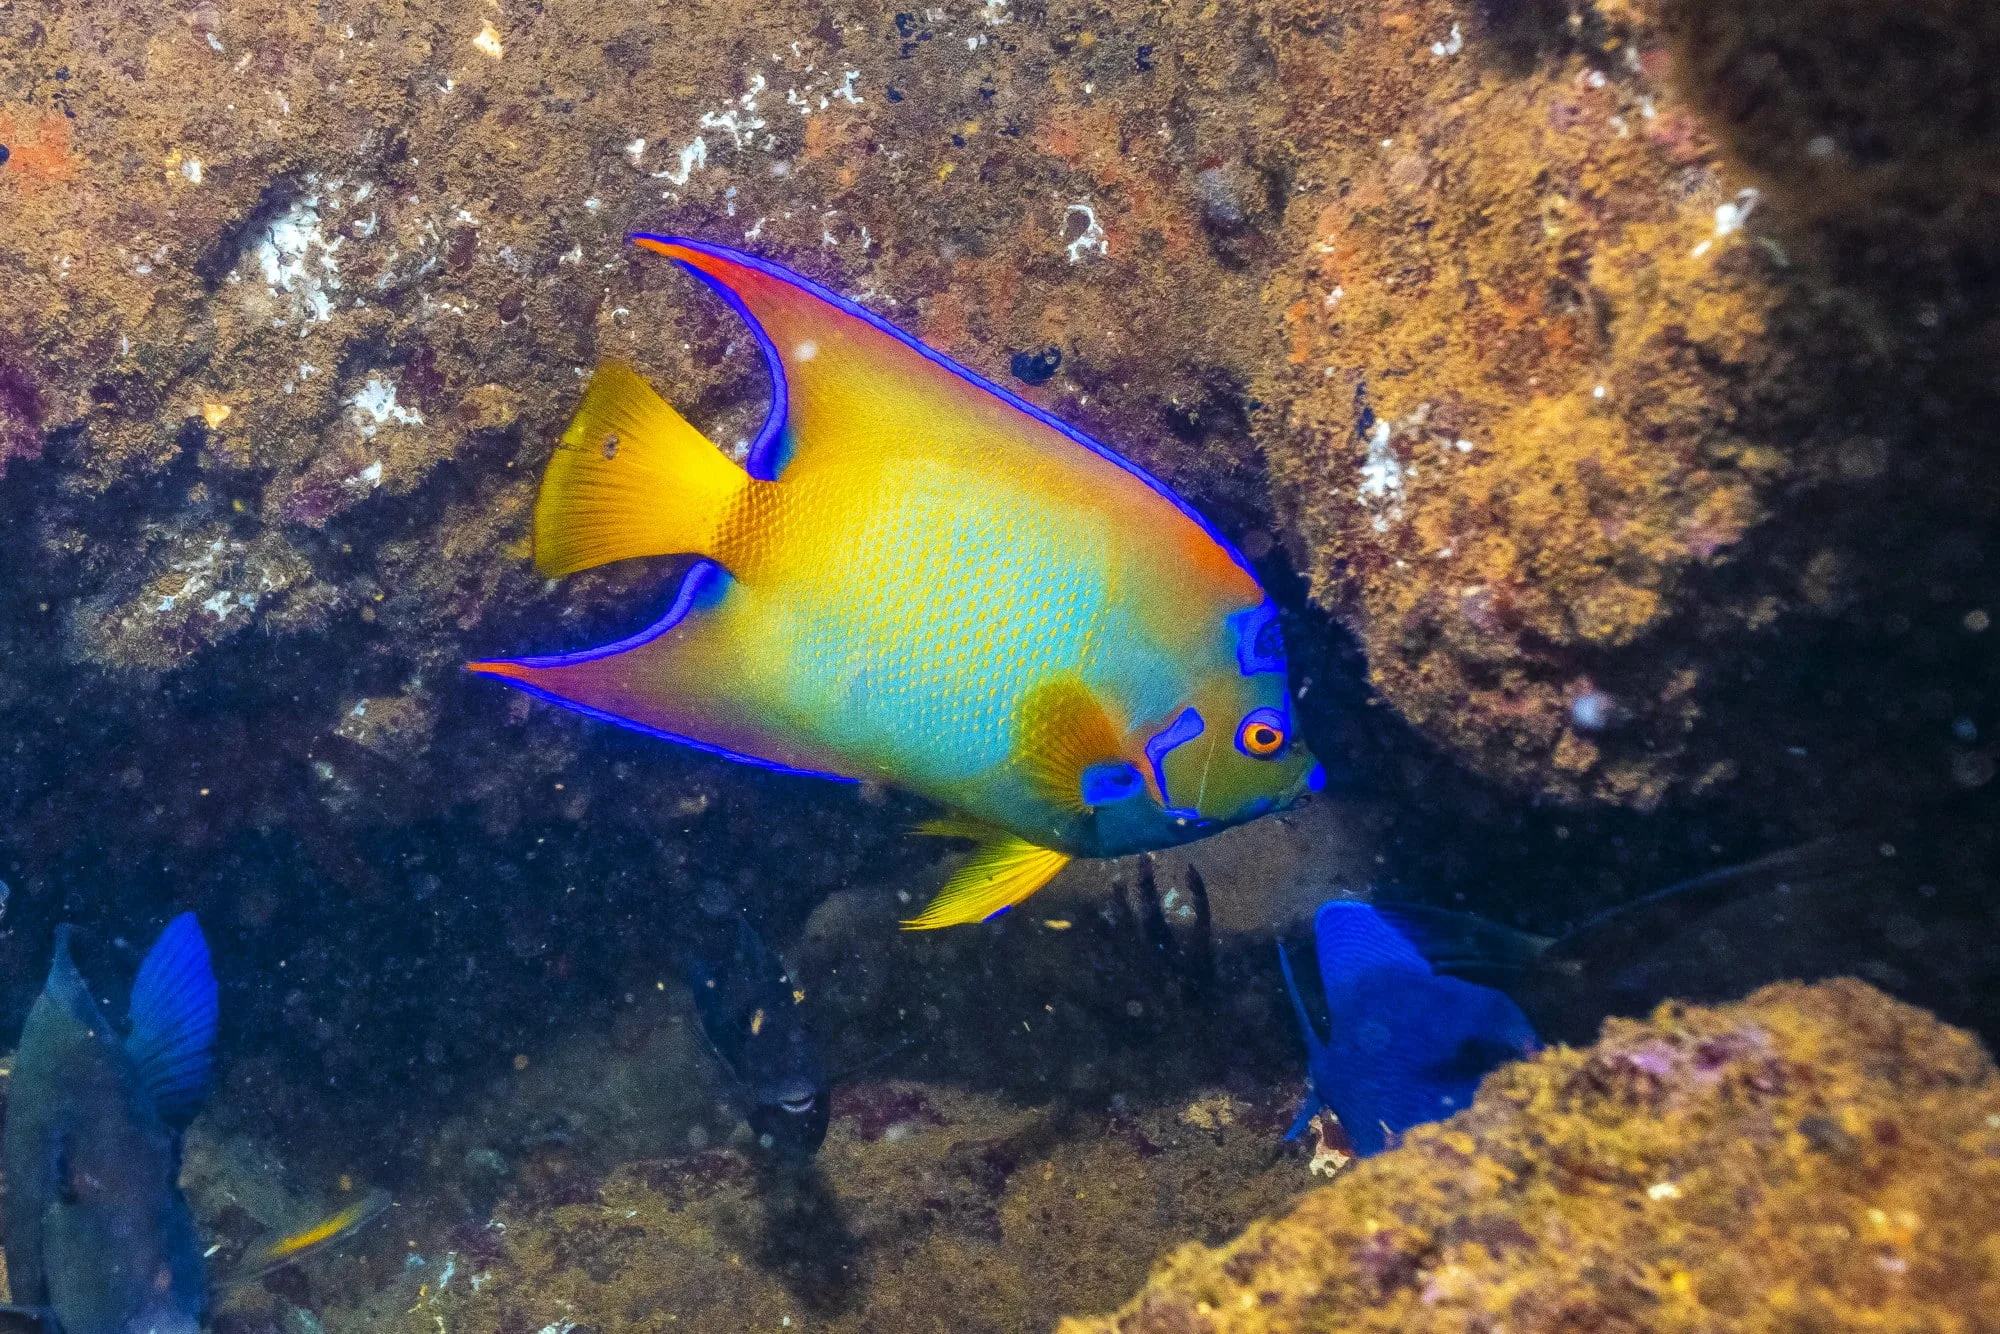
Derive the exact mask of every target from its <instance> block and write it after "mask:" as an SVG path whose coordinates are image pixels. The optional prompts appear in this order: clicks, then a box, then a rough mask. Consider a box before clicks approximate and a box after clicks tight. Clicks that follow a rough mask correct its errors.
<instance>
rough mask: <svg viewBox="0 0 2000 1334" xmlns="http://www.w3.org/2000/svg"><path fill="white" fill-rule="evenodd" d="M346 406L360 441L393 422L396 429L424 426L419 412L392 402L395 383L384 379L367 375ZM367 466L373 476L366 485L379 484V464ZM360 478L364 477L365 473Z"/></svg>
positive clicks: (394, 396)
mask: <svg viewBox="0 0 2000 1334" xmlns="http://www.w3.org/2000/svg"><path fill="white" fill-rule="evenodd" d="M347 406H348V407H350V408H352V409H353V410H354V421H355V425H356V426H357V427H358V428H359V429H360V431H361V434H362V436H363V437H364V438H366V437H369V436H373V435H374V434H375V432H376V431H377V430H379V429H380V428H382V427H383V426H386V425H388V424H389V423H390V422H395V423H396V424H397V425H399V426H421V425H423V423H424V415H423V414H422V413H421V412H418V411H417V410H416V409H414V408H406V407H404V406H403V405H402V404H401V403H398V402H397V401H396V383H395V381H393V380H384V379H383V378H382V377H381V376H379V375H371V376H369V377H368V382H367V383H366V384H364V385H362V386H361V388H360V389H358V390H356V391H355V394H354V397H352V398H350V399H348V400H347ZM369 467H370V468H372V469H374V473H375V475H374V477H373V479H372V480H371V483H370V484H371V485H374V484H379V483H380V482H381V480H382V465H381V464H380V463H373V464H370V465H369ZM362 476H363V477H366V476H367V472H366V470H364V471H363V473H362Z"/></svg>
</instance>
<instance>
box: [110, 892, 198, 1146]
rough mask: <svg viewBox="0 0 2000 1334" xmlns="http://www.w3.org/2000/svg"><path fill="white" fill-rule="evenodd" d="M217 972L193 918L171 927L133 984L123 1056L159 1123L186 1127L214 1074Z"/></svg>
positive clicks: (188, 915)
mask: <svg viewBox="0 0 2000 1334" xmlns="http://www.w3.org/2000/svg"><path fill="white" fill-rule="evenodd" d="M215 1006H216V996H215V973H214V972H213V971H212V970H211V969H210V967H209V960H208V942H207V941H206V940H204V939H202V934H201V924H200V923H199V922H198V921H196V920H195V915H194V914H193V913H191V912H190V913H182V914H181V915H180V916H179V917H176V918H175V919H174V920H173V921H171V922H169V923H167V929H166V930H164V931H162V932H161V933H160V938H159V939H158V940H156V941H154V942H153V948H152V950H151V951H150V952H149V953H148V954H147V955H146V961H145V962H144V963H143V964H141V965H139V976H138V979H137V980H136V981H134V982H133V983H132V1011H131V1014H132V1033H131V1036H129V1037H128V1038H126V1039H125V1050H126V1051H127V1052H129V1053H130V1054H131V1057H132V1060H133V1062H134V1063H135V1064H136V1065H137V1066H138V1067H139V1078H140V1081H141V1082H142V1083H143V1084H144V1085H145V1086H146V1087H147V1088H148V1089H149V1090H151V1091H152V1094H153V1100H154V1103H155V1105H156V1106H157V1107H158V1108H159V1113H160V1119H161V1120H162V1121H165V1122H166V1123H167V1124H168V1125H171V1126H176V1127H185V1126H186V1125H187V1123H188V1122H190V1121H192V1120H193V1119H194V1115H195V1113H196V1112H197V1111H199V1110H200V1109H201V1104H202V1100H203V1099H204V1098H206V1097H207V1096H208V1090H209V1085H210V1083H211V1081H212V1079H213V1077H214V1073H215Z"/></svg>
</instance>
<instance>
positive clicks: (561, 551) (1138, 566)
mask: <svg viewBox="0 0 2000 1334" xmlns="http://www.w3.org/2000/svg"><path fill="white" fill-rule="evenodd" d="M632 239H633V240H634V241H635V242H637V243H638V244H639V245H640V246H642V247H644V248H646V249H648V250H652V251H655V252H657V253H659V254H662V255H666V256H667V257H669V258H671V259H673V260H676V261H678V262H679V263H680V264H681V265H682V266H684V267H685V268H687V269H688V270H690V271H691V272H693V273H694V274H695V275H696V276H698V277H700V278H702V279H704V280H705V281H706V282H708V283H709V284H710V285H711V286H712V287H714V288H715V289H716V291H717V292H718V293H719V294H720V295H721V296H722V298H723V300H724V301H726V302H727V303H728V304H729V305H730V306H731V308H733V309H734V310H735V311H736V312H737V313H738V314H739V315H741V316H742V317H743V318H744V319H745V321H746V322H747V323H748V324H749V327H750V331H751V333H752V334H753V335H754V336H755V337H756V339H757V341H758V343H759V345H760V346H761V348H762V350H763V353H764V360H765V364H766V366H767V368H768V370H769V373H770V378H771V385H772V400H773V401H772V406H771V411H770V414H769V416H768V417H767V418H766V419H765V422H764V425H763V427H762V429H761V430H760V431H759V432H758V435H757V438H756V440H755V441H754V442H752V444H751V446H750V449H749V453H748V455H747V457H746V459H745V461H744V462H743V463H742V464H741V465H739V464H738V463H736V462H735V461H734V460H733V459H731V458H730V457H729V456H728V455H727V454H725V453H723V452H722V451H721V450H720V449H718V448H716V447H715V446H714V445H713V444H712V443H710V442H709V441H708V440H706V439H705V438H703V436H702V435H701V433H700V432H699V431H697V430H695V428H694V427H692V426H690V425H689V424H688V423H687V422H686V421H685V420H683V419H682V418H681V417H680V415H679V414H678V413H676V412H675V411H674V409H673V408H672V407H670V406H668V404H667V403H666V401H665V400H664V399H662V398H661V397H660V396H659V395H658V394H656V393H655V392H654V391H653V389H652V388H651V386H649V385H648V384H647V383H646V382H645V380H644V379H642V378H641V377H640V376H639V375H638V373H637V372H635V371H633V370H632V369H631V368H630V367H628V366H625V365H622V364H619V363H617V362H606V363H605V364H603V365H602V366H600V367H599V368H598V370H597V373H596V375H595V376H594V377H593V378H592V380H591V382H590V385H589V387H588V388H587V389H586V390H585V392H584V398H583V403H582V405H581V406H580V407H579V409H578V410H577V414H576V418H575V420H574V421H573V422H571V424H570V426H569V429H568V430H567V431H566V432H565V433H564V435H563V438H562V443H561V444H560V446H559V447H558V448H557V449H556V452H555V455H554V457H553V458H551V459H550V461H549V467H548V471H547V473H546V474H545V475H544V477H543V479H542V489H541V493H540V496H539V499H538V500H537V503H536V507H535V529H534V552H535V563H536V565H537V567H538V568H539V569H540V570H541V571H542V572H543V573H544V574H547V575H550V576H552V577H553V576H560V575H566V574H572V573H575V572H577V571H580V570H588V569H592V568H595V567H597V566H600V565H605V564H608V563H610V562H613V561H620V560H628V559H631V558H634V557H641V556H661V555H677V554H678V555H692V556H697V557H699V558H700V559H699V560H697V561H696V563H695V565H694V566H693V568H692V569H690V570H689V571H688V572H687V574H686V576H685V578H684V579H683V580H682V582H681V585H680V591H679V595H678V596H677V598H676V599H675V601H674V604H673V607H672V609H671V610H669V611H668V613H667V615H666V616H665V617H664V618H663V619H662V620H660V621H659V622H657V623H656V624H654V625H653V626H652V627H650V628H649V629H646V630H643V631H641V632H640V633H638V634H636V635H633V636H631V637H630V638H628V639H624V640H621V641H619V642H617V643H613V644H607V645H604V646H603V647H601V648H596V649H591V650H589V651H586V652H580V653H570V654H564V655H560V656H554V657H537V658H520V659H514V660H500V661H491V662H476V663H472V664H470V668H471V670H472V671H474V672H479V673H483V674H486V675H489V676H496V677H500V678H502V679H504V680H506V681H508V682H509V683H511V684H513V685H515V686H518V687H519V688H521V689H523V690H526V691H528V692H530V693H532V694H534V695H537V696H539V697H541V698H544V699H547V700H551V701H553V702H555V703H557V704H561V705H564V706H565V707H568V708H572V709H576V710H578V711H580V712H582V713H585V714H588V715H590V716H591V717H594V718H599V719H602V720H604V721H607V722H613V723H618V724H620V725H622V726H625V727H630V728H633V729H636V730H638V731H642V732H649V733H651V734H653V735H656V736H661V737H665V738H667V739H668V740H672V741H678V742H681V743H683V744H686V745H690V746H693V747H695V748H697V749H699V750H704V751H707V752H709V753H711V754H717V755H722V756H724V757H727V758H730V759H735V760H740V761H744V762H746V763H750V764H756V765H761V766H763V767H765V768H770V769H778V770H783V771H788V772H795V773H809V774H816V775H819V776H821V777H828V778H844V779H848V780H863V779H866V780H874V781H879V782H884V783H888V784H891V785H894V786H898V787H901V788H903V789H905V790H907V791H910V792H913V793H916V794H917V795H919V796H923V797H927V798H929V799H931V800H933V801H935V802H937V803H938V804H939V805H941V806H943V807H945V808H946V810H947V811H949V812H950V814H949V815H948V816H947V818H945V819H942V820H938V821H934V822H932V823H931V824H930V825H928V826H926V832H930V833H934V834H939V835H944V836H949V837H959V838H966V839H970V840H972V841H973V842H974V843H975V844H976V845H977V846H976V848H975V850H974V851H973V853H972V856H971V857H970V859H969V860H968V861H967V862H966V863H965V864H964V865H963V866H962V867H961V868H960V869H959V870H958V872H957V873H956V874H955V875H953V876H952V877H951V879H950V880H949V882H948V883H947V884H946V885H945V887H944V888H943V889H942V890H941V891H940V892H939V894H938V895H937V897H936V898H935V899H934V900H933V901H932V902H931V904H930V906H929V907H928V908H927V909H926V910H925V911H924V912H923V913H921V914H920V915H919V916H917V917H916V918H915V919H914V920H912V921H909V922H906V923H904V925H905V926H909V927H917V928H928V927H941V926H950V925H954V924H959V923H966V922H978V921H983V920H985V919H987V918H989V917H991V916H994V915H995V914H997V913H1000V912H1004V911H1005V910H1007V909H1008V908H1010V907H1012V906H1013V905H1015V904H1017V903H1019V902H1021V901H1022V900H1023V899H1025V898H1027V897H1028V896H1029V895H1030V894H1033V893H1034V892H1035V891H1036V890H1038V889H1040V888H1041V887H1042V886H1043V885H1045V884H1047V883H1048V881H1049V880H1050V879H1051V878H1053V877H1054V876H1055V874H1056V873H1057V872H1058V871H1060V870H1061V869H1062V868H1063V866H1064V865H1066V864H1067V863H1068V862H1070V861H1071V860H1072V859H1074V858H1078V857H1116V856H1123V855H1126V854H1129V853H1133V852H1140V851H1144V850H1147V849H1152V848H1164V847H1170V846H1173V845H1176V844H1180V843H1186V842H1190V841H1192V840H1194V839H1198V838H1201V837H1204V836H1206V835H1208V834H1212V833H1215V832H1217V831H1219V830H1222V829H1225V828H1228V827H1229V826H1231V825H1235V824H1239V823H1242V822H1244V821H1248V820H1253V819H1255V818H1257V817H1258V816H1260V815H1264V814H1267V813H1269V812H1272V811H1277V810H1282V809H1283V808H1285V807H1287V806H1289V805H1291V804H1292V803H1293V802H1294V801H1295V800H1296V799H1297V798H1298V797H1299V796H1300V795H1301V794H1302V793H1304V792H1305V791H1306V790H1307V789H1308V788H1309V787H1312V786H1313V785H1315V784H1316V783H1317V782H1318V781H1319V780H1320V779H1321V777H1322V776H1323V771H1322V770H1321V769H1320V766H1319V764H1318V763H1317V762H1316V761H1315V760H1314V759H1313V756H1312V754H1311V753H1310V752H1309V751H1308V750H1307V749H1306V747H1305V745H1304V743H1303V742H1302V741H1301V739H1300V736H1299V728H1298V723H1297V720H1296V719H1295V718H1294V716H1293V710H1292V700H1291V694H1290V691H1289V689H1288V686H1287V677H1286V663H1285V651H1284V644H1283V641H1282V637H1281V635H1280V632H1279V624H1278V609H1277V607H1276V606H1275V605H1274V604H1273V603H1272V602H1271V600H1270V598H1269V597H1268V596H1267V595H1266V594H1265V592H1264V590H1263V588H1262V587H1261V586H1260V585H1259V584H1258V582H1257V579H1256V576H1255V575H1254V574H1253V573H1252V571H1251V568H1250V564H1249V562H1248V560H1246V559H1245V558H1244V557H1243V556H1242V555H1241V554H1240V553H1239V552H1237V551H1236V550H1235V548H1233V547H1232V546H1230V544H1229V543H1228V542H1227V541H1226V540H1225V539H1224V538H1223V537H1222V535H1221V534H1220V533H1218V532H1217V531H1216V529H1215V528H1214V527H1213V526H1212V525H1211V524H1209V523H1208V522H1207V521H1206V520H1205V519H1203V518H1202V517H1201V516H1200V515H1199V514H1197V513H1196V512H1195V511H1194V510H1193V509H1192V508H1190V507H1189V506H1188V505H1187V504H1186V503H1185V502H1183V501H1182V500H1181V499H1179V498H1178V497H1177V496H1175V495H1174V493H1173V492H1172V491H1170V490H1169V489H1168V488H1167V487H1166V486H1165V484H1163V483H1161V482H1160V481H1158V480H1157V479H1155V478H1153V477H1151V476H1149V475H1147V474H1146V473H1145V472H1143V471H1141V470H1140V469H1138V468H1137V467H1135V466H1133V465H1132V464H1130V463H1128V462H1126V461H1125V460H1124V459H1122V458H1119V457H1118V456H1117V455H1115V454H1113V453H1112V452H1111V451H1110V450H1108V449H1106V448H1105V447H1104V446H1103V445H1100V444H1098V443H1097V442H1096V441H1093V440H1091V439H1089V438H1087V437H1085V436H1084V435H1082V434H1081V433H1079V432H1078V431H1076V430H1075V429H1073V428H1072V427H1070V426H1067V425H1065V424H1064V423H1062V422H1061V421H1058V420H1057V419H1056V418H1054V417H1052V416H1050V415H1049V414H1048V413H1046V412H1044V411H1042V410H1041V409H1040V408H1037V407H1035V406H1033V405H1032V404H1029V403H1027V402H1025V401H1024V400H1022V399H1019V398H1017V397H1015V396H1014V395H1012V394H1010V393H1008V392H1007V391H1006V390H1004V389H1001V388H1000V387H999V386H997V385H994V384H992V383H990V382H989V381H987V380H984V379H982V378H980V377H979V376H977V375H974V374H972V373H971V372H970V371H967V370H966V369H964V368H963V367H961V366H959V365H957V364H955V363H954V362H952V361H950V360H949V359H947V358H946V357H944V356H942V355H940V354H938V353H937V352H935V351H933V350H931V349H930V348H927V347H925V346H924V345H923V344H921V343H919V342H917V341H916V340H915V339H913V338H911V337H910V336H909V335H907V334H905V333H903V332H902V331H900V330H898V329H896V328H894V327H893V326H891V325H890V324H888V323H887V322H886V321H884V320H883V319H882V318H881V317H880V316H878V315H876V314H874V313H873V312H871V311H869V310H867V309H865V308H863V307H861V306H858V305H856V304H854V303H853V302H850V301H845V300H843V299H841V298H840V297H838V296H835V295H834V294H833V293H832V292H829V291H827V290H826V289H825V288H822V287H820V286H818V285H816V284H814V283H812V282H809V281H807V280H806V279H804V278H802V277H800V276H798V275H797V274H794V273H791V272H789V271H787V270H785V269H783V268H780V267H778V266H777V265H775V264H772V263H769V262H767V261H764V260H760V259H757V258H754V257H752V256H750V255H745V254H741V253H738V252H736V251H732V250H727V249H724V248H722V247H720V246H714V245H707V244H704V243H702V242H699V241H690V240H684V239H679V238H673V237H661V236H649V235H643V234H642V235H637V236H634V237H633V238H632Z"/></svg>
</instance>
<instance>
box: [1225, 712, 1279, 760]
mask: <svg viewBox="0 0 2000 1334" xmlns="http://www.w3.org/2000/svg"><path fill="white" fill-rule="evenodd" d="M1288 739H1289V738H1287V737H1286V735H1285V721H1284V719H1283V718H1280V717H1279V716H1278V712H1277V710H1275V709H1252V710H1251V711H1250V712H1249V713H1248V714H1246V715H1244V718H1243V725H1242V726H1240V727H1238V728H1237V729H1236V748H1237V749H1238V750H1240V751H1242V752H1243V753H1244V754H1245V755H1248V756H1250V757H1251V758H1252V759H1257V760H1268V759H1270V758H1272V757H1273V756H1275V755H1277V754H1278V753H1279V752H1280V751H1282V750H1284V748H1285V742H1286V741H1287V740H1288Z"/></svg>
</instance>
